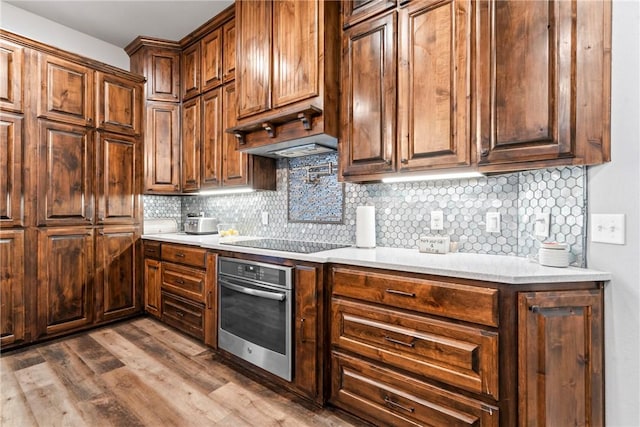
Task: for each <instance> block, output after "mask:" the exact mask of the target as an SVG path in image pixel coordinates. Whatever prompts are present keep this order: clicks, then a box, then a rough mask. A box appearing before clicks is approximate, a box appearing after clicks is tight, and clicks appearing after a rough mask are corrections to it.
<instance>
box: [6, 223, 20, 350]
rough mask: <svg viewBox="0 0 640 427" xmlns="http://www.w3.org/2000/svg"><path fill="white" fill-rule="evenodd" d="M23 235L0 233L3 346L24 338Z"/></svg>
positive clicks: (15, 232) (13, 232)
mask: <svg viewBox="0 0 640 427" xmlns="http://www.w3.org/2000/svg"><path fill="white" fill-rule="evenodd" d="M24 255H25V254H24V231H23V230H0V301H2V310H0V345H2V347H3V348H6V346H9V345H12V344H17V343H19V342H20V341H22V340H24V338H25V326H26V325H25V319H26V308H25V296H26V295H25V272H24Z"/></svg>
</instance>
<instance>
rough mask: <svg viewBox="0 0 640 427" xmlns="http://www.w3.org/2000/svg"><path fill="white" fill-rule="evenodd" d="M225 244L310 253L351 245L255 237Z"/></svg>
mask: <svg viewBox="0 0 640 427" xmlns="http://www.w3.org/2000/svg"><path fill="white" fill-rule="evenodd" d="M225 244H226V245H232V246H244V247H248V248H258V249H270V250H273V251H285V252H297V253H301V254H310V253H314V252H322V251H328V250H329V249H338V248H346V247H348V246H351V245H347V244H340V243H323V242H302V241H298V240H283V239H255V240H238V241H235V242H225Z"/></svg>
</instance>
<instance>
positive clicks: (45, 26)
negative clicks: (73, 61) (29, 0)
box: [0, 2, 129, 70]
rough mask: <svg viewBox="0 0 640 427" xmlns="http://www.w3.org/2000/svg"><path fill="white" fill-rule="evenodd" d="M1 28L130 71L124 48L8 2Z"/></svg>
mask: <svg viewBox="0 0 640 427" xmlns="http://www.w3.org/2000/svg"><path fill="white" fill-rule="evenodd" d="M0 27H1V28H2V29H3V30H7V31H11V32H12V33H15V34H19V35H21V36H25V37H28V38H30V39H33V40H37V41H39V42H43V43H46V44H48V45H51V46H54V47H57V48H60V49H63V50H67V51H69V52H73V53H77V54H79V55H83V56H86V57H88V58H91V59H95V60H98V61H101V62H104V63H107V64H109V65H113V66H115V67H118V68H122V69H125V70H129V56H128V55H127V53H126V52H125V51H124V49H122V48H120V47H118V46H115V45H112V44H110V43H106V42H104V41H102V40H98V39H96V38H95V37H91V36H89V35H87V34H84V33H81V32H79V31H76V30H72V29H71V28H69V27H65V26H64V25H60V24H58V23H57V22H53V21H50V20H48V19H45V18H42V17H40V16H38V15H34V14H33V13H31V12H27V11H26V10H23V9H20V8H17V7H15V6H12V5H10V4H7V3H5V2H2V3H1V4H0Z"/></svg>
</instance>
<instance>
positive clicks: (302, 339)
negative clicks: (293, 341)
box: [300, 318, 307, 343]
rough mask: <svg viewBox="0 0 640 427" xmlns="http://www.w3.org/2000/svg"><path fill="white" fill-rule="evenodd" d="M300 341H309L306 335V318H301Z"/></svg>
mask: <svg viewBox="0 0 640 427" xmlns="http://www.w3.org/2000/svg"><path fill="white" fill-rule="evenodd" d="M300 342H302V343H306V342H307V339H306V338H305V337H304V318H302V319H300Z"/></svg>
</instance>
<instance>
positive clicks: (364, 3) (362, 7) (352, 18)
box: [342, 0, 396, 27]
mask: <svg viewBox="0 0 640 427" xmlns="http://www.w3.org/2000/svg"><path fill="white" fill-rule="evenodd" d="M395 6H396V2H395V1H394V0H347V1H343V2H342V24H343V26H344V27H349V26H351V25H353V24H357V23H358V22H360V21H364V20H365V19H369V18H371V17H373V16H375V15H377V14H379V13H381V12H384V11H385V10H389V9H391V8H392V7H395Z"/></svg>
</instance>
